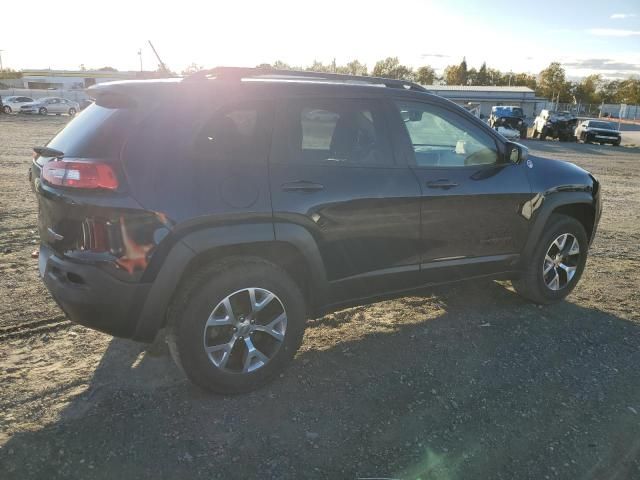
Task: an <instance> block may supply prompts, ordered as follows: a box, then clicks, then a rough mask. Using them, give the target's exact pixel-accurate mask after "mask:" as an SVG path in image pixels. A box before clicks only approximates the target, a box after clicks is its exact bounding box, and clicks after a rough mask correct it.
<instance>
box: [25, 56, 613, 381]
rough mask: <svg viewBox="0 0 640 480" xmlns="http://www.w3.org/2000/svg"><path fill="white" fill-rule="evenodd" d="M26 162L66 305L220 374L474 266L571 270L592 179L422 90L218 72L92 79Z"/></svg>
mask: <svg viewBox="0 0 640 480" xmlns="http://www.w3.org/2000/svg"><path fill="white" fill-rule="evenodd" d="M90 92H91V95H92V96H93V97H94V98H95V103H94V104H93V105H91V106H89V107H88V108H87V109H86V110H85V111H83V112H82V113H81V114H80V115H78V117H77V118H75V119H74V120H73V121H71V122H70V123H69V124H68V125H67V127H66V128H65V129H64V130H62V131H61V132H60V133H59V134H58V135H57V136H56V137H55V138H53V139H52V140H51V141H50V142H49V143H48V144H47V145H46V146H44V147H36V148H35V149H34V151H35V154H34V160H33V163H32V168H31V170H30V178H31V181H32V185H33V186H34V189H35V191H36V193H37V198H38V201H39V230H40V237H41V242H42V243H41V246H40V259H39V263H40V272H41V275H42V278H43V279H44V282H45V283H46V285H47V287H48V288H49V290H50V292H51V294H52V296H53V298H55V300H56V301H57V302H58V304H59V305H60V307H61V308H62V309H63V310H64V311H65V312H66V314H67V315H68V316H69V318H71V319H72V320H74V321H76V322H78V323H81V324H83V325H87V326H89V327H92V328H95V329H98V330H102V331H104V332H108V333H110V334H113V335H116V336H121V337H128V338H133V339H136V340H140V341H147V342H149V341H152V340H153V339H154V337H155V336H156V334H158V332H160V331H161V332H162V334H163V335H166V338H167V340H168V343H169V346H170V349H171V351H172V354H173V355H174V358H175V359H176V361H177V363H178V364H179V365H181V367H182V368H183V370H184V371H185V372H186V374H187V376H188V377H189V378H190V379H191V380H192V381H193V382H195V383H196V384H198V385H200V386H201V387H204V388H206V389H210V390H214V391H219V392H240V391H246V390H250V389H253V388H255V387H257V386H258V385H260V384H262V383H264V382H266V381H267V380H268V379H270V378H272V377H273V376H274V375H275V374H277V373H278V372H280V371H281V370H282V368H283V367H284V366H285V365H286V364H287V362H288V361H289V360H290V359H291V358H292V357H293V355H294V353H295V352H296V349H297V348H298V346H299V345H300V343H301V341H302V337H303V332H304V327H305V319H306V318H309V317H313V316H318V315H321V314H322V313H323V312H327V311H330V310H332V309H336V308H338V307H339V306H344V305H347V304H351V305H353V304H356V303H362V302H365V301H366V299H370V298H375V297H380V296H392V295H397V294H399V293H400V292H403V291H407V290H410V289H414V288H417V287H419V286H424V285H428V284H435V283H442V282H449V281H454V280H459V279H466V278H471V277H491V278H501V279H511V280H512V281H513V284H514V286H515V288H516V290H517V291H518V292H519V293H521V294H522V295H523V296H525V297H527V298H528V299H530V300H532V301H534V302H538V303H550V302H555V301H559V300H561V299H563V298H564V297H565V296H566V295H567V294H568V293H569V292H570V291H571V290H572V289H573V287H574V286H575V285H576V283H577V281H578V279H579V278H580V275H581V274H582V270H583V269H584V266H585V261H586V258H587V251H588V248H589V245H590V243H591V241H592V240H593V237H594V234H595V231H596V226H597V224H598V219H599V217H600V210H601V209H600V199H599V184H598V182H597V181H596V180H595V179H594V177H593V176H591V175H590V174H589V173H588V172H586V171H584V170H582V169H581V168H578V167H576V166H575V165H572V164H570V163H564V162H560V161H555V160H548V159H542V158H532V157H528V152H527V149H526V148H525V147H523V146H521V145H518V144H515V143H510V142H506V141H505V140H504V138H502V137H501V136H500V135H498V134H497V133H496V132H495V131H494V130H493V129H491V128H489V127H488V126H487V125H485V124H484V123H483V122H481V121H479V120H477V119H475V118H474V117H473V116H472V115H471V114H469V113H467V112H466V111H465V110H464V109H463V108H461V107H458V106H457V105H455V104H453V103H452V102H450V101H448V100H444V99H442V98H440V97H437V96H434V95H430V94H428V93H425V92H424V91H423V89H422V88H421V87H420V86H418V85H415V84H411V83H407V82H403V81H398V80H387V79H378V78H370V77H349V76H343V75H330V74H317V73H308V72H289V71H271V70H253V69H231V68H219V69H214V70H210V71H206V72H202V73H199V74H195V75H193V76H191V77H187V78H185V79H175V80H167V81H155V80H154V81H132V82H116V83H110V84H102V85H98V86H95V87H92V88H91V90H90Z"/></svg>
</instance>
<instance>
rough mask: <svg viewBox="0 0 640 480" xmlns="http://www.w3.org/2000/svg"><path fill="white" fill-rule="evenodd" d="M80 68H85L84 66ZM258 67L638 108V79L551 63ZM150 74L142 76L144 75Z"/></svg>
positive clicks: (9, 74)
mask: <svg viewBox="0 0 640 480" xmlns="http://www.w3.org/2000/svg"><path fill="white" fill-rule="evenodd" d="M82 67H83V68H84V65H82ZM258 67H259V68H260V67H263V68H278V69H283V70H306V71H310V72H327V73H343V74H348V75H373V76H374V77H384V78H393V79H398V80H407V81H411V82H416V83H419V84H421V85H433V84H444V85H469V86H474V85H478V86H523V87H529V88H531V89H532V90H535V92H536V95H538V96H540V97H543V98H548V99H553V100H557V101H559V102H562V103H581V104H588V103H591V104H599V103H603V102H604V103H627V104H635V105H637V104H640V79H639V78H637V77H629V78H627V79H625V80H608V79H605V78H603V77H602V76H601V75H598V74H593V75H589V76H587V77H584V78H582V79H581V80H579V81H575V82H574V81H569V80H567V78H566V74H565V70H564V68H562V65H561V64H560V63H559V62H552V63H551V64H549V66H548V67H547V68H545V69H544V70H542V71H541V72H540V73H539V74H538V75H533V74H530V73H524V72H518V73H514V72H502V71H500V70H498V69H496V68H490V67H488V66H487V64H486V62H484V63H482V65H481V66H480V68H478V69H476V68H473V67H471V68H469V67H468V65H467V61H466V59H465V58H463V59H462V61H461V62H460V63H459V64H453V65H448V66H447V67H446V68H445V69H444V72H443V74H442V75H438V74H437V73H436V71H435V70H434V69H433V68H432V67H431V66H429V65H423V66H421V67H418V68H416V69H414V68H411V67H409V66H407V65H402V64H401V63H400V60H399V59H398V57H387V58H385V59H384V60H380V61H378V62H376V63H375V65H374V66H373V69H372V70H371V71H369V69H368V68H367V65H365V64H364V63H361V62H360V61H359V60H353V61H351V62H349V63H347V64H345V65H338V64H336V62H335V60H334V61H333V62H330V63H326V64H325V63H322V62H318V61H314V62H313V63H312V64H311V65H309V66H306V67H300V66H291V65H289V64H287V63H285V62H282V61H280V60H278V61H275V62H274V63H272V64H269V63H262V64H260V65H258ZM203 68H204V67H202V66H200V65H198V64H195V63H192V64H191V65H189V66H188V67H187V68H185V69H184V70H183V71H182V72H181V73H182V74H183V75H188V74H191V73H194V72H197V71H198V70H202V69H203ZM99 70H104V71H117V70H116V69H115V68H112V67H103V68H101V69H99ZM150 73H151V72H144V74H150ZM156 73H158V72H156ZM170 73H171V72H170ZM164 74H166V73H163V75H164ZM153 76H155V75H153ZM20 77H21V73H20V72H16V71H14V70H7V69H5V70H3V71H2V72H0V80H1V79H2V78H20Z"/></svg>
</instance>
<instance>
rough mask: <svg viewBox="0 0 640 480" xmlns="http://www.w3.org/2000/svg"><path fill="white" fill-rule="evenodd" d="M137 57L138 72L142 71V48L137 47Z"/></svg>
mask: <svg viewBox="0 0 640 480" xmlns="http://www.w3.org/2000/svg"><path fill="white" fill-rule="evenodd" d="M138 57H140V72H142V49H141V48H139V49H138Z"/></svg>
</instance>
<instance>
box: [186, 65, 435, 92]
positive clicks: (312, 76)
mask: <svg viewBox="0 0 640 480" xmlns="http://www.w3.org/2000/svg"><path fill="white" fill-rule="evenodd" d="M210 77H214V78H216V79H224V80H237V81H240V80H242V79H243V78H264V79H279V80H280V79H294V80H295V79H308V80H335V81H340V82H358V83H369V84H373V85H384V86H386V87H389V88H400V89H405V90H414V91H418V92H426V91H427V89H426V88H424V87H423V86H422V85H418V84H417V83H414V82H409V81H406V80H395V79H392V78H382V77H369V76H361V75H346V74H342V73H324V72H309V71H299V70H278V69H276V68H243V67H216V68H211V69H208V70H201V71H199V72H196V73H193V74H191V75H189V76H187V77H185V78H184V80H185V81H189V82H191V81H197V80H204V79H207V78H210Z"/></svg>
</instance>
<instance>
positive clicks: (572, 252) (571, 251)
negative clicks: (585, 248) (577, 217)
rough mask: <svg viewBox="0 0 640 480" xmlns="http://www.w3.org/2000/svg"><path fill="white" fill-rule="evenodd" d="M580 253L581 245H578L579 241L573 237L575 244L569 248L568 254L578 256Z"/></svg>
mask: <svg viewBox="0 0 640 480" xmlns="http://www.w3.org/2000/svg"><path fill="white" fill-rule="evenodd" d="M579 253H580V244H579V243H578V239H577V238H575V237H573V242H572V243H571V246H570V247H569V251H568V252H567V255H577V254H579Z"/></svg>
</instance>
